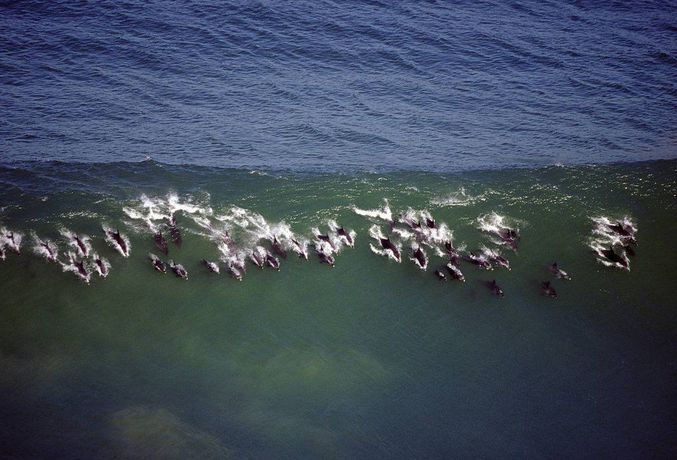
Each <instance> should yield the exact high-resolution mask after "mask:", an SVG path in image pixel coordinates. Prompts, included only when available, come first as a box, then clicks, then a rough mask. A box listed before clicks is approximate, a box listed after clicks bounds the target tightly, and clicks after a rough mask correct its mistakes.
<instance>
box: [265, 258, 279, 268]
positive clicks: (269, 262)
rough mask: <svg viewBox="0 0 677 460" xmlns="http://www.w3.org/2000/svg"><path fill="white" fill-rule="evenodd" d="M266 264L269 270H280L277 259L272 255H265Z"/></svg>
mask: <svg viewBox="0 0 677 460" xmlns="http://www.w3.org/2000/svg"><path fill="white" fill-rule="evenodd" d="M266 264H267V265H268V266H269V267H270V268H274V269H275V270H278V271H279V270H280V261H279V260H278V259H277V257H274V256H273V255H272V254H266Z"/></svg>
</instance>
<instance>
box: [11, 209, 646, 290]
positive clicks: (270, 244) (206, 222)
mask: <svg viewBox="0 0 677 460" xmlns="http://www.w3.org/2000/svg"><path fill="white" fill-rule="evenodd" d="M184 210H185V209H184ZM151 211H152V210H151ZM354 211H355V212H356V213H357V214H359V215H362V216H366V217H368V218H370V219H371V220H372V221H376V223H374V224H373V225H372V226H371V227H370V228H369V235H370V237H371V239H372V240H373V241H372V242H370V243H369V247H370V249H371V251H372V252H374V253H375V254H378V255H381V256H384V257H387V258H389V259H391V260H393V261H394V262H397V263H401V262H402V253H403V246H407V247H408V248H407V250H406V252H407V254H408V256H409V257H408V258H409V260H410V261H411V262H412V263H413V264H414V265H415V266H416V267H418V268H419V269H421V270H423V271H426V270H427V269H428V265H429V262H430V258H429V256H428V251H432V253H433V254H434V255H435V256H437V257H439V258H442V260H443V262H442V263H441V264H440V265H438V266H437V267H436V268H435V269H434V271H433V273H434V275H435V276H436V277H437V279H439V280H440V281H447V280H455V281H459V282H465V281H466V278H465V275H464V274H463V272H462V270H461V262H465V263H466V264H469V265H472V266H475V267H476V268H477V269H479V270H493V269H494V268H503V269H505V270H510V262H509V261H508V259H507V258H506V257H504V256H503V255H502V254H501V252H500V250H499V249H498V248H499V247H504V248H506V249H508V250H511V251H513V252H517V250H518V247H519V243H520V238H521V237H520V232H519V229H517V228H513V227H511V226H509V225H507V224H506V223H505V219H504V218H503V217H502V216H499V215H498V214H496V213H491V214H488V215H484V216H480V217H479V218H478V219H477V222H478V228H479V229H480V230H481V231H482V232H483V233H485V234H486V235H487V237H488V238H489V240H490V241H491V242H492V243H493V244H494V245H495V246H496V247H495V248H489V247H487V246H481V247H480V248H479V249H477V250H473V251H467V250H464V249H463V248H457V247H455V246H454V244H453V239H452V232H451V231H450V229H449V228H448V226H447V225H446V224H445V223H438V222H437V221H436V220H435V219H434V218H433V216H432V215H431V214H430V213H429V212H428V211H417V210H413V209H411V208H409V209H407V210H406V211H404V212H402V213H400V214H399V216H397V217H395V218H393V215H392V212H391V210H390V208H389V207H388V204H387V202H386V205H385V207H384V208H383V209H380V210H362V209H359V208H354ZM128 214H130V215H132V213H131V212H128ZM151 214H152V212H150V213H149V214H148V215H146V216H141V217H139V215H138V214H133V215H134V217H135V218H140V219H142V220H143V221H144V222H146V223H147V224H148V228H149V229H150V230H151V231H152V235H153V236H152V238H153V243H154V245H155V247H156V249H157V250H158V251H159V252H160V253H162V254H164V255H165V256H167V255H168V254H169V244H168V240H167V238H166V237H165V234H166V235H168V237H169V239H170V240H171V241H172V242H173V244H174V245H175V246H176V247H181V245H182V243H183V239H182V231H181V229H180V227H179V225H178V223H177V220H176V216H175V215H174V212H173V211H172V212H171V214H170V215H169V217H168V218H167V216H165V217H162V220H163V222H162V223H161V224H160V225H157V224H155V223H154V222H153V219H151V217H149V216H151ZM191 217H192V218H193V221H194V222H196V223H197V224H198V225H199V226H200V227H202V228H203V229H205V230H206V231H207V234H206V236H208V237H209V239H210V240H212V241H213V242H214V243H215V244H216V247H217V249H218V251H219V252H220V254H221V256H220V260H218V261H212V260H208V259H202V261H201V263H202V265H203V266H204V267H205V269H206V270H207V271H209V272H211V273H214V274H219V273H220V271H221V270H220V266H219V262H222V263H223V264H224V265H225V268H226V270H227V272H228V273H229V274H230V275H231V276H232V277H233V278H235V279H236V280H240V281H241V280H242V279H243V277H244V274H245V273H246V271H247V262H248V261H249V262H250V263H251V264H253V265H254V266H256V267H258V268H260V269H263V268H264V267H269V268H272V269H274V270H280V267H281V262H280V259H287V257H288V254H289V252H293V253H296V254H297V255H298V257H299V258H301V259H305V260H308V258H309V255H308V247H309V246H310V245H311V244H312V247H313V248H314V252H315V254H316V256H317V258H318V260H319V262H320V263H323V264H326V265H328V266H330V267H334V266H335V264H336V258H335V256H336V255H337V254H339V253H340V251H341V250H342V248H343V247H344V246H348V247H353V246H354V244H355V239H356V237H357V235H356V232H355V231H354V230H349V229H346V228H345V227H343V226H340V225H339V224H338V223H336V222H335V221H333V220H329V221H328V222H327V227H328V229H327V230H326V231H324V232H323V231H320V229H319V228H317V227H314V228H312V229H311V233H312V237H311V239H310V240H309V239H306V238H303V237H298V236H296V235H294V234H293V233H291V231H290V229H289V227H288V226H279V227H276V228H271V227H270V226H269V225H268V223H267V222H266V221H265V219H263V217H261V216H259V215H257V214H251V213H248V212H247V211H246V210H243V209H240V208H232V210H231V214H230V215H228V216H224V217H223V218H221V219H218V218H217V219H218V220H221V221H223V222H225V224H224V225H223V228H219V225H218V224H217V225H215V224H214V223H213V222H212V221H211V220H210V219H208V218H206V217H201V216H191ZM154 219H155V220H157V219H158V217H157V216H155V217H154ZM592 221H593V224H594V225H593V230H592V237H591V240H590V248H591V249H592V251H593V253H594V255H595V257H596V258H597V260H598V262H600V263H602V264H603V265H605V266H608V267H614V268H620V269H624V270H630V260H629V257H631V256H634V254H635V250H634V247H635V246H636V245H637V239H636V233H637V229H636V227H635V225H634V224H633V222H632V221H631V219H630V218H628V217H624V218H623V219H618V220H611V219H609V218H606V217H597V218H593V219H592ZM232 223H237V225H238V226H239V228H243V229H249V230H248V235H249V236H250V237H251V236H252V235H253V237H252V238H250V239H249V240H250V242H253V244H252V245H251V246H249V247H247V246H246V245H242V244H237V243H236V242H235V239H234V238H233V237H232V236H231V234H230V231H229V229H232V228H233V225H232ZM229 225H230V226H229ZM381 225H385V226H386V227H387V233H384V232H383V230H382V228H381ZM252 228H253V229H254V230H251V229H252ZM102 231H103V237H104V240H105V241H106V242H107V243H108V245H109V246H110V247H111V248H112V249H113V250H115V251H116V252H117V253H119V254H120V255H121V256H122V257H129V256H130V254H131V244H130V241H129V239H128V238H127V236H126V235H124V234H122V233H121V232H120V230H119V229H116V228H113V227H110V226H108V225H106V224H104V225H102ZM59 233H60V235H61V238H62V240H63V241H64V242H65V243H66V245H67V249H66V251H65V252H64V254H63V257H62V256H61V254H60V253H59V248H58V245H57V243H56V242H55V241H52V240H51V239H48V238H41V237H39V236H38V235H37V234H35V233H34V232H33V233H32V235H31V236H32V240H33V247H32V249H33V252H34V253H35V254H36V255H37V256H39V257H42V258H44V259H46V260H47V261H48V262H54V263H57V264H59V265H61V267H62V269H63V271H70V272H72V273H74V274H75V275H76V276H77V277H78V278H79V279H81V280H82V281H84V282H85V283H89V282H90V280H91V276H92V274H97V275H98V276H99V277H101V278H105V277H107V276H108V273H109V271H110V268H111V264H110V262H109V261H108V260H107V259H105V258H103V257H100V256H99V255H98V254H97V253H96V252H95V251H94V250H93V248H92V245H91V238H90V237H89V236H87V235H79V234H77V233H75V232H73V231H70V230H68V229H65V228H62V229H60V231H59ZM22 240H23V235H22V234H21V233H18V232H15V231H12V230H8V229H6V228H4V227H0V260H5V258H6V257H7V253H8V252H14V253H16V254H21V244H22ZM261 243H262V244H261ZM148 260H149V262H150V265H151V267H152V268H153V269H154V270H156V271H157V272H159V273H163V274H164V273H166V272H167V267H169V269H170V270H171V271H172V272H173V273H174V274H175V275H176V276H177V277H178V278H182V279H184V280H187V279H188V271H187V270H186V268H185V267H184V266H183V265H181V264H179V263H175V262H174V261H173V260H171V259H170V260H169V261H168V262H167V263H165V262H163V261H162V259H161V258H160V257H159V256H157V255H155V254H153V253H149V254H148ZM547 268H548V271H549V273H550V275H551V276H552V277H554V278H555V279H558V280H570V279H571V277H570V276H569V274H567V272H565V271H564V270H563V269H562V268H561V267H560V266H559V264H558V263H557V262H554V263H552V264H551V265H549V266H548V267H547ZM485 284H486V287H487V289H488V290H489V292H491V293H492V294H494V295H496V296H503V295H504V292H503V289H502V288H501V287H500V286H499V284H498V283H497V282H496V280H492V281H489V282H485ZM540 288H541V293H542V294H543V295H544V296H547V297H552V298H555V297H557V291H556V290H555V287H554V286H553V282H552V280H545V281H542V282H541V285H540Z"/></svg>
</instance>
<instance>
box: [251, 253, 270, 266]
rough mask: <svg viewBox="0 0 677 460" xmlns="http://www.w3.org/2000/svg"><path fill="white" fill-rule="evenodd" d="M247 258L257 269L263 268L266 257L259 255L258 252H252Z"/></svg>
mask: <svg viewBox="0 0 677 460" xmlns="http://www.w3.org/2000/svg"><path fill="white" fill-rule="evenodd" d="M249 258H250V259H251V261H252V262H254V265H256V266H257V267H259V268H263V266H264V265H265V264H266V256H265V255H263V254H261V253H259V251H252V253H251V255H250V256H249Z"/></svg>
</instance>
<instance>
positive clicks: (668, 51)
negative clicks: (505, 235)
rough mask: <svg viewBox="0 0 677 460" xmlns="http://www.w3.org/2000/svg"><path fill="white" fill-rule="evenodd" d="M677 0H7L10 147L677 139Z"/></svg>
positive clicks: (495, 159)
mask: <svg viewBox="0 0 677 460" xmlns="http://www.w3.org/2000/svg"><path fill="white" fill-rule="evenodd" d="M674 9H675V5H674V2H669V1H668V2H660V1H647V2H642V3H641V5H639V4H631V3H629V4H619V3H618V2H609V1H594V2H592V1H582V2H580V1H575V2H574V1H571V2H542V1H539V0H530V1H524V2H519V3H515V2H498V1H488V2H486V1H485V2H475V1H462V2H436V1H431V2H380V1H369V2H352V1H349V2H331V1H297V2H258V1H252V2H249V1H246V2H239V1H237V2H234V1H231V2H219V3H217V4H213V3H209V2H189V3H185V4H184V2H178V3H176V4H167V3H166V2H140V1H134V0H133V1H126V2H109V1H103V2H93V3H91V2H78V3H74V2H60V1H50V2H38V1H24V2H3V4H2V6H0V11H1V12H2V14H0V30H2V34H1V35H2V36H1V37H0V47H1V48H2V49H3V50H4V52H3V53H1V54H0V69H1V71H0V98H1V99H0V101H1V105H2V122H1V123H0V149H1V151H0V155H2V158H3V160H7V159H9V160H33V159H52V160H60V161H87V162H109V161H115V160H122V161H138V160H140V159H142V158H145V157H146V156H151V157H152V158H154V159H156V160H158V161H161V162H164V163H175V164H176V163H179V164H183V163H191V164H198V165H209V166H222V167H235V168H263V169H290V170H295V171H299V170H327V171H336V170H341V171H346V170H349V171H354V170H392V169H395V170H398V169H402V170H412V169H416V170H434V171H451V170H465V169H478V168H487V167H490V168H505V167H508V166H534V165H535V166H541V165H552V164H556V163H562V164H575V163H590V162H594V163H597V162H615V161H625V160H648V159H652V158H653V159H655V158H674V156H675V149H674V129H675V122H676V121H677V118H676V117H677V115H676V114H677V110H675V104H676V98H675V96H676V90H675V83H674V82H675V65H676V63H677V55H675V47H674V34H675V30H676V25H675V15H674Z"/></svg>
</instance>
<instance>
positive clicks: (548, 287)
mask: <svg viewBox="0 0 677 460" xmlns="http://www.w3.org/2000/svg"><path fill="white" fill-rule="evenodd" d="M541 292H542V293H543V295H545V296H548V297H552V298H553V299H554V298H556V297H557V291H555V288H554V287H552V284H550V281H543V282H542V283H541Z"/></svg>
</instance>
